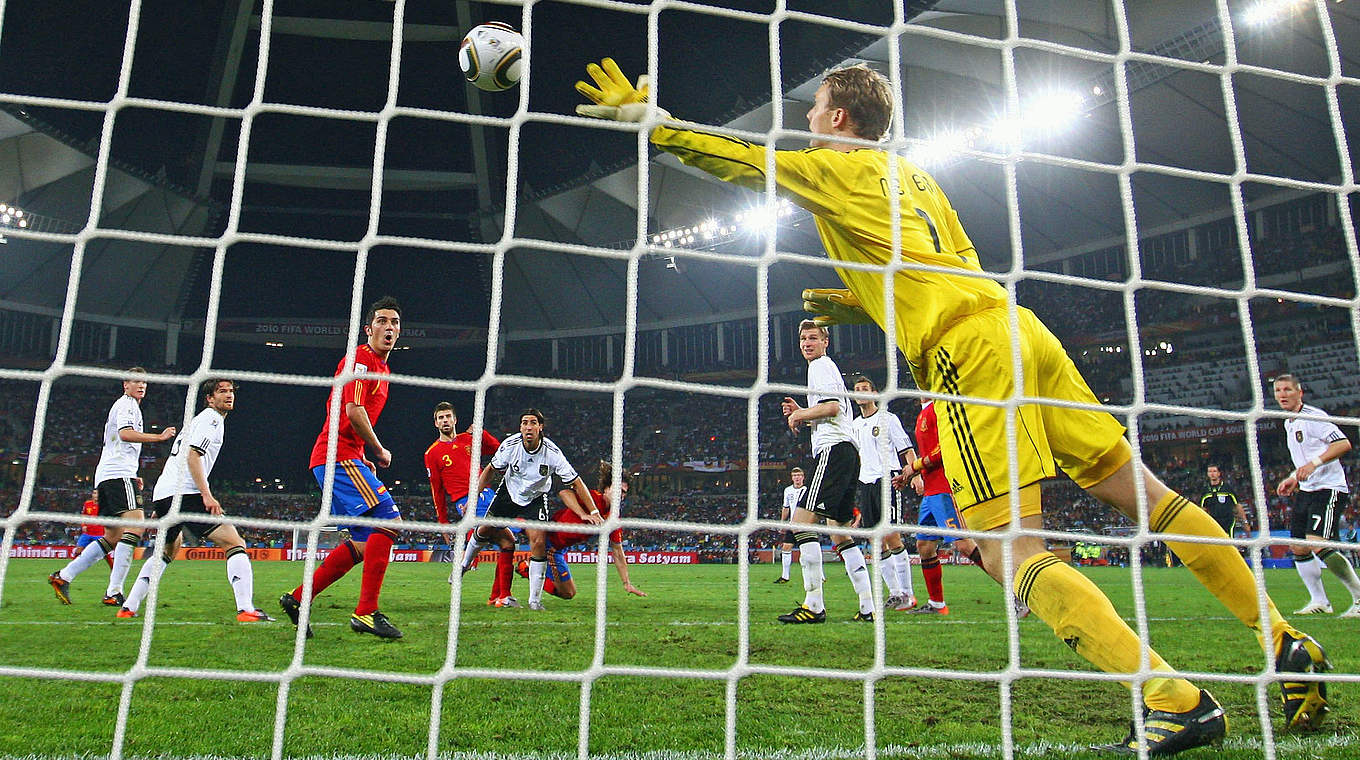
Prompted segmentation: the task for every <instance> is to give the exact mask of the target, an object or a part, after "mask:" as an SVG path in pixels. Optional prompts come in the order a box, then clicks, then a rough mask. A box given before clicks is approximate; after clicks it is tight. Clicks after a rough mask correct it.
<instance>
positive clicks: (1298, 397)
mask: <svg viewBox="0 0 1360 760" xmlns="http://www.w3.org/2000/svg"><path fill="white" fill-rule="evenodd" d="M1274 390H1275V402H1276V403H1278V404H1279V405H1280V408H1281V409H1284V410H1285V411H1286V412H1295V413H1297V414H1307V415H1316V416H1325V415H1326V414H1327V413H1326V412H1324V411H1323V410H1321V409H1319V408H1317V407H1316V406H1313V405H1311V404H1305V403H1303V384H1302V383H1300V382H1299V379H1298V378H1297V377H1295V376H1293V375H1280V376H1279V377H1277V378H1275V383H1274ZM1284 433H1285V439H1286V442H1287V443H1288V444H1289V458H1290V459H1292V460H1294V468H1295V469H1294V471H1293V472H1291V473H1290V474H1289V477H1287V478H1285V479H1284V480H1282V481H1280V485H1279V486H1278V487H1277V488H1276V489H1275V492H1276V493H1278V494H1279V495H1280V496H1289V495H1291V494H1295V495H1294V510H1293V514H1292V515H1291V517H1290V520H1289V536H1290V537H1291V538H1297V539H1307V540H1308V541H1336V540H1337V531H1336V528H1337V518H1338V517H1339V516H1340V515H1341V513H1342V512H1343V511H1345V509H1346V505H1347V504H1349V503H1350V488H1349V487H1348V486H1347V485H1346V471H1345V470H1344V469H1342V467H1341V462H1339V461H1337V460H1339V459H1340V458H1341V457H1342V456H1344V455H1345V454H1346V452H1348V451H1350V450H1351V442H1350V441H1349V440H1348V439H1347V438H1346V435H1345V433H1342V432H1341V428H1338V427H1337V426H1336V425H1335V424H1333V423H1331V422H1328V421H1327V420H1310V419H1302V418H1300V417H1291V418H1289V419H1286V420H1285V421H1284ZM1292 549H1293V551H1294V567H1295V569H1297V570H1298V571H1299V577H1301V578H1302V579H1303V585H1304V587H1305V588H1307V589H1308V594H1309V595H1310V596H1311V597H1312V598H1311V599H1310V600H1309V602H1308V604H1306V605H1304V606H1303V608H1302V609H1298V610H1295V611H1294V614H1295V615H1315V614H1318V613H1327V612H1331V611H1332V603H1331V602H1330V601H1329V600H1328V599H1327V590H1326V589H1325V588H1324V587H1323V585H1322V566H1323V565H1326V566H1327V569H1329V570H1331V571H1332V573H1333V574H1334V575H1335V576H1336V577H1337V578H1338V579H1339V580H1340V581H1341V585H1343V586H1345V587H1346V590H1347V591H1349V592H1351V606H1350V608H1349V609H1347V610H1346V611H1345V612H1343V613H1341V617H1349V618H1360V578H1357V577H1356V575H1355V569H1354V568H1352V567H1351V564H1350V563H1349V562H1347V561H1346V558H1345V557H1344V556H1342V555H1341V554H1340V553H1339V552H1337V551H1336V550H1335V549H1324V548H1320V547H1317V546H1310V545H1308V544H1294V545H1293V547H1292Z"/></svg>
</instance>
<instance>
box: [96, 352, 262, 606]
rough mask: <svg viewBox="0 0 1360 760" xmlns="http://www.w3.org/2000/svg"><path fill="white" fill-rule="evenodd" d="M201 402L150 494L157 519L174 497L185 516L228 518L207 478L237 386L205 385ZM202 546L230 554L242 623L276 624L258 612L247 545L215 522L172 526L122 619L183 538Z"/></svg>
mask: <svg viewBox="0 0 1360 760" xmlns="http://www.w3.org/2000/svg"><path fill="white" fill-rule="evenodd" d="M199 397H200V398H202V399H203V401H204V403H205V404H206V405H207V406H205V407H204V409H203V411H201V412H199V413H198V414H197V415H196V416H195V417H194V418H193V419H192V420H190V421H189V425H188V427H186V428H185V429H184V432H183V433H182V434H181V435H180V436H179V437H178V438H176V439H175V445H174V446H173V447H172V448H171V449H170V458H169V459H168V460H166V462H165V469H164V470H162V471H161V476H160V478H158V479H157V480H156V489H155V491H154V492H153V494H152V500H153V501H154V504H153V508H152V513H153V514H154V515H155V516H156V517H165V516H166V515H168V514H170V510H171V508H172V507H173V506H174V503H175V500H176V497H178V498H179V501H180V506H179V511H180V514H181V515H186V516H189V517H190V519H191V520H192V517H194V516H197V517H200V518H201V517H203V516H206V515H221V514H225V513H224V512H223V511H222V503H221V502H219V501H218V500H217V498H216V497H215V496H213V493H212V488H211V487H210V486H209V485H208V475H210V474H211V473H212V469H213V465H214V464H216V463H217V455H218V454H219V453H221V451H222V440H223V436H224V432H225V431H224V429H225V428H226V422H227V415H228V414H230V413H231V410H232V409H235V408H236V383H234V382H232V381H231V380H223V379H212V380H205V381H204V382H203V384H202V385H201V386H200V387H199ZM186 533H187V534H189V537H190V538H191V539H193V538H196V539H198V540H199V541H203V540H208V541H212V542H213V543H214V544H217V546H219V547H221V548H222V549H225V550H226V553H227V582H228V583H229V584H230V585H231V591H232V594H233V595H235V597H236V619H237V620H238V621H240V622H242V623H264V622H269V621H271V620H273V618H271V617H269V616H268V615H266V614H265V613H264V612H262V611H261V610H259V609H258V608H256V607H255V601H254V598H253V597H254V592H255V576H254V573H253V572H252V571H251V567H250V555H248V554H246V542H245V541H243V540H241V534H240V533H237V532H236V526H234V525H229V524H225V523H217V522H201V521H186V522H181V523H176V524H174V525H171V526H170V527H169V528H168V529H167V530H166V531H165V553H164V554H162V555H160V556H157V557H152V558H150V559H148V560H147V561H145V562H143V563H142V572H141V574H140V575H138V576H137V580H136V581H135V582H134V583H133V584H132V590H131V591H130V592H128V595H127V599H126V600H125V601H124V602H123V606H122V607H120V608H119V609H118V615H117V616H118V617H120V618H130V617H136V616H137V608H138V607H140V606H141V604H142V600H143V599H145V598H146V595H147V593H149V592H150V591H151V584H153V583H156V582H157V581H158V580H159V579H160V577H161V574H162V573H164V572H165V568H167V567H169V565H170V562H171V560H173V559H174V557H175V554H176V553H177V552H178V551H179V548H180V546H182V545H183V544H184V534H186Z"/></svg>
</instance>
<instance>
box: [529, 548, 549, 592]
mask: <svg viewBox="0 0 1360 760" xmlns="http://www.w3.org/2000/svg"><path fill="white" fill-rule="evenodd" d="M547 575H548V560H546V559H534V558H533V557H530V558H529V604H541V603H542V602H543V579H544V578H545V577H547Z"/></svg>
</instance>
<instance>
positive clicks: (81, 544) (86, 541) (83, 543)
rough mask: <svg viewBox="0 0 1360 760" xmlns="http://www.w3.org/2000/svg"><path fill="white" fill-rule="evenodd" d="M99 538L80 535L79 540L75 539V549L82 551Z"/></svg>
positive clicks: (87, 534)
mask: <svg viewBox="0 0 1360 760" xmlns="http://www.w3.org/2000/svg"><path fill="white" fill-rule="evenodd" d="M100 538H101V537H100V536H91V535H90V534H89V533H81V534H80V538H77V539H76V548H77V549H84V548H85V547H87V546H89V545H90V544H92V543H94V542H95V541H98V540H99V539H100Z"/></svg>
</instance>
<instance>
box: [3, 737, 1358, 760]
mask: <svg viewBox="0 0 1360 760" xmlns="http://www.w3.org/2000/svg"><path fill="white" fill-rule="evenodd" d="M1219 746H1220V747H1221V748H1222V749H1225V750H1234V751H1242V750H1250V751H1254V752H1260V751H1261V749H1262V746H1261V740H1260V739H1259V738H1230V739H1228V740H1226V741H1224V742H1223V743H1222V744H1221V745H1219ZM1357 747H1360V737H1357V736H1356V735H1355V734H1338V735H1330V736H1319V735H1316V734H1314V735H1312V736H1308V737H1298V736H1286V737H1282V738H1279V739H1276V741H1275V749H1276V750H1277V751H1280V750H1283V751H1285V752H1289V753H1299V752H1317V751H1319V750H1329V749H1338V750H1349V749H1354V748H1357ZM1001 750H1002V747H1001V745H1000V744H991V743H986V742H967V743H953V744H931V745H915V746H911V747H906V746H902V745H900V744H888V745H884V746H881V747H879V748H878V753H877V754H878V756H879V757H887V758H901V759H902V760H935V758H950V759H952V758H960V757H997V756H999V755H1000V754H1001ZM1089 752H1091V748H1090V746H1089V745H1085V744H1054V743H1052V742H1044V741H1040V742H1035V743H1032V744H1021V745H1018V746H1016V747H1015V753H1016V754H1017V755H1020V756H1023V757H1043V758H1048V757H1063V756H1067V755H1072V754H1077V753H1089ZM12 757H14V758H15V759H16V760H90V756H89V755H37V754H28V755H17V756H12ZM142 757H143V756H133V757H132V760H141V758H142ZM425 757H426V756H425V755H423V754H422V755H391V754H353V755H351V754H343V755H341V754H332V755H304V756H301V757H296V758H294V760H425ZM437 757H438V758H439V760H575V759H576V757H577V754H576V753H575V752H536V753H523V752H516V753H501V752H441V753H439V755H438V756H437ZM722 757H723V754H722V753H720V752H696V751H693V750H672V749H664V750H651V751H646V752H621V753H610V754H596V753H592V754H591V758H592V760H720V758H722ZM737 757H738V758H741V759H742V760H851V759H852V758H862V757H864V748H863V747H814V748H810V749H801V750H791V749H759V750H749V749H739V750H737ZM155 758H156V760H240V758H236V757H228V756H223V755H156V756H155Z"/></svg>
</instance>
